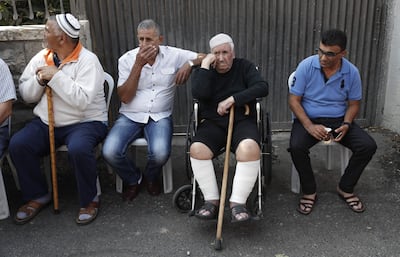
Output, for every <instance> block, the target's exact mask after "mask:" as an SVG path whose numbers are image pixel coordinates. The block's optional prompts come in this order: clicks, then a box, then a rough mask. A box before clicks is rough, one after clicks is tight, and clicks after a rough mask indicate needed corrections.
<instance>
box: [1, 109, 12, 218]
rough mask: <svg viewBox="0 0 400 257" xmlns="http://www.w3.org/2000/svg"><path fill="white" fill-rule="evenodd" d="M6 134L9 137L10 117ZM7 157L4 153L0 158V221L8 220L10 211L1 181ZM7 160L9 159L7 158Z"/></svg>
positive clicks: (6, 153)
mask: <svg viewBox="0 0 400 257" xmlns="http://www.w3.org/2000/svg"><path fill="white" fill-rule="evenodd" d="M7 126H8V134H9V135H11V116H9V117H8V125H7ZM6 156H7V157H8V152H7V151H6V152H4V153H3V156H1V158H0V220H2V219H6V218H8V216H10V209H9V208H8V200H7V193H6V188H5V186H4V181H3V173H2V167H3V162H4V158H6ZM8 159H9V158H8Z"/></svg>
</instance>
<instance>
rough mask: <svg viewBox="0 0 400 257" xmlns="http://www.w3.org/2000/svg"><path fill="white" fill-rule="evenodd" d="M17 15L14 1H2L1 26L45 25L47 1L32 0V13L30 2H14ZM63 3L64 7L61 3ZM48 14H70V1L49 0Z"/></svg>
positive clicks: (20, 0)
mask: <svg viewBox="0 0 400 257" xmlns="http://www.w3.org/2000/svg"><path fill="white" fill-rule="evenodd" d="M14 1H15V7H16V10H17V15H15V14H14V11H13V4H12V2H13V1H12V0H1V1H0V25H1V26H13V25H15V26H16V25H27V24H44V23H45V19H46V17H45V16H46V13H45V0H31V3H32V12H30V8H29V3H28V2H29V0H14ZM61 2H63V6H61V5H60V3H61ZM47 6H48V14H49V15H53V14H58V13H61V10H62V9H63V10H64V12H69V11H70V10H69V9H70V8H69V1H68V0H64V1H60V0H47Z"/></svg>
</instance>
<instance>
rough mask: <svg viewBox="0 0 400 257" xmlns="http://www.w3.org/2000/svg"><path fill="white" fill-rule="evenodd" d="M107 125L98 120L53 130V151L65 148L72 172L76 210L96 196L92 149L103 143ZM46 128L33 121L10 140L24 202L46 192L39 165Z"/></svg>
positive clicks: (46, 148)
mask: <svg viewBox="0 0 400 257" xmlns="http://www.w3.org/2000/svg"><path fill="white" fill-rule="evenodd" d="M106 134H107V126H106V125H105V124H104V123H103V122H100V121H92V122H83V123H79V124H74V125H69V126H64V127H57V128H55V129H54V138H55V145H56V148H57V147H58V146H60V145H63V144H65V145H67V147H68V160H69V162H70V164H71V166H72V168H73V169H74V172H75V176H76V180H77V188H78V193H79V200H80V207H87V205H88V204H89V203H90V202H91V201H92V200H93V198H94V197H95V196H96V195H97V188H96V179H97V168H96V156H95V151H94V150H95V147H96V146H97V145H98V144H99V143H100V142H102V141H103V140H104V138H105V136H106ZM49 145H50V144H49V129H48V126H47V125H46V124H45V123H43V122H42V121H41V120H40V119H39V118H35V119H34V120H33V121H32V122H30V123H28V124H27V125H26V126H25V127H24V128H23V129H21V130H20V131H18V132H17V133H16V134H15V135H14V136H12V137H11V140H10V145H9V152H10V156H11V159H12V161H13V163H14V165H15V168H16V169H17V173H18V179H19V183H20V185H21V191H22V196H23V199H24V200H25V201H29V200H33V199H37V198H39V197H41V196H44V195H45V194H47V193H48V186H47V183H46V179H45V176H44V175H43V172H42V171H41V170H40V162H41V160H42V158H43V157H44V156H47V155H48V154H49V152H50V147H49Z"/></svg>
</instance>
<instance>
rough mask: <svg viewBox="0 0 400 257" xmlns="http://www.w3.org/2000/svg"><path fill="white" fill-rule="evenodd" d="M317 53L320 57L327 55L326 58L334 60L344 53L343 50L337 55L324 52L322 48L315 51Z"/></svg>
mask: <svg viewBox="0 0 400 257" xmlns="http://www.w3.org/2000/svg"><path fill="white" fill-rule="evenodd" d="M315 52H316V53H317V54H318V55H319V56H323V55H326V57H329V58H333V57H335V56H336V55H338V54H340V53H341V52H343V50H342V51H340V52H338V53H335V52H325V51H324V50H322V49H321V48H316V49H315Z"/></svg>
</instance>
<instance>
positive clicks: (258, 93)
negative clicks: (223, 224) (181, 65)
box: [190, 33, 268, 222]
mask: <svg viewBox="0 0 400 257" xmlns="http://www.w3.org/2000/svg"><path fill="white" fill-rule="evenodd" d="M210 49H211V53H209V54H208V55H207V56H206V57H205V58H204V59H203V61H202V63H201V66H200V68H199V69H196V70H195V71H194V72H193V74H192V82H193V83H192V94H193V97H194V98H196V99H198V100H199V102H200V111H199V120H201V122H200V124H199V126H198V129H197V132H196V135H195V136H194V138H193V143H192V145H191V146H190V160H191V165H192V169H193V173H194V176H195V178H196V181H197V182H198V184H199V187H200V189H201V191H202V193H203V195H204V200H205V204H204V205H203V206H202V207H201V208H200V209H199V210H197V211H196V213H195V216H196V217H198V218H200V219H215V218H216V216H217V213H218V203H219V197H220V195H219V190H218V186H217V182H216V176H215V171H214V166H213V163H212V159H213V158H214V157H215V156H216V155H218V153H219V151H220V150H221V149H222V148H223V147H225V145H226V138H227V131H228V129H227V128H228V120H229V115H227V114H228V112H229V109H230V107H231V106H233V105H234V108H235V119H234V125H233V134H232V144H231V149H228V150H230V151H232V152H234V153H235V156H236V160H237V164H236V171H235V175H234V179H233V186H232V194H231V197H230V208H231V212H232V214H231V221H232V222H242V221H246V220H249V218H250V213H249V212H248V210H247V209H246V205H245V204H246V201H247V198H248V196H249V194H250V192H251V190H252V189H253V186H254V184H255V181H256V179H257V175H258V169H259V166H260V146H259V138H260V137H259V133H258V130H257V125H256V116H255V114H256V112H255V103H256V99H257V98H259V97H263V96H266V95H267V94H268V84H267V82H266V81H265V80H264V79H263V78H262V77H261V75H260V73H259V72H258V70H257V68H256V66H255V65H254V64H253V63H251V62H250V61H248V60H246V59H241V58H235V52H234V43H233V40H232V38H231V37H230V36H229V35H227V34H223V33H221V34H217V35H216V36H214V37H213V38H211V40H210ZM246 105H247V106H248V107H249V108H250V113H249V114H247V113H246V112H245V109H246V108H245V106H246Z"/></svg>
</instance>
